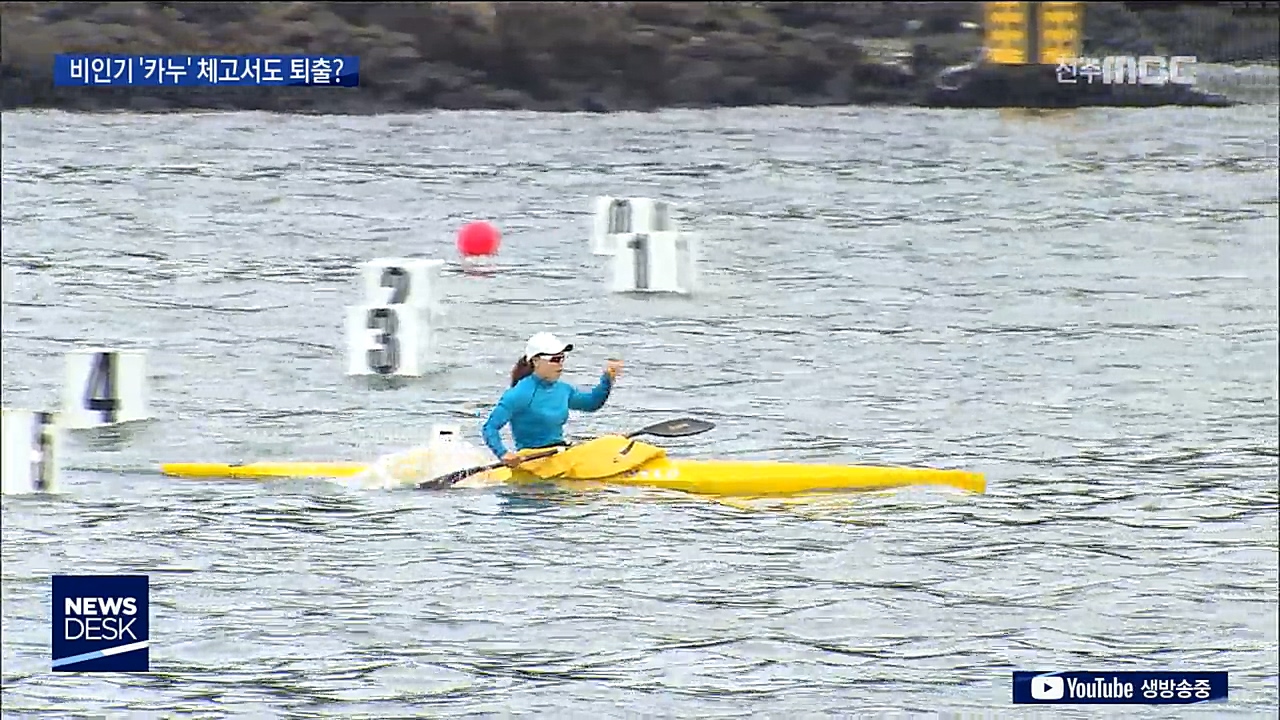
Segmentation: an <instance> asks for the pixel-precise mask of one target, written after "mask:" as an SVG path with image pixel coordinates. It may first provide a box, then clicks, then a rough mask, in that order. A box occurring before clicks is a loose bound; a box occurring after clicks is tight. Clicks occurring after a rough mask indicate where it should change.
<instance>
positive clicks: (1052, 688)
mask: <svg viewBox="0 0 1280 720" xmlns="http://www.w3.org/2000/svg"><path fill="white" fill-rule="evenodd" d="M1064 689H1065V683H1063V681H1062V678H1060V677H1051V676H1047V675H1040V676H1037V677H1033V678H1031V697H1033V698H1035V699H1036V700H1061V699H1062V693H1063V690H1064Z"/></svg>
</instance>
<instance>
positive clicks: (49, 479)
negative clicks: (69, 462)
mask: <svg viewBox="0 0 1280 720" xmlns="http://www.w3.org/2000/svg"><path fill="white" fill-rule="evenodd" d="M59 439H60V436H59V429H58V416H57V414H56V413H48V412H38V411H32V410H16V409H15V410H10V409H9V408H5V409H4V410H3V419H0V444H3V460H2V461H0V462H2V463H3V468H4V469H3V472H4V477H3V479H2V480H0V486H2V488H0V489H2V490H3V492H4V494H5V495H27V494H31V493H42V492H56V491H57V489H58V485H59V484H60V482H61V474H62V469H61V467H60V465H59V461H60V458H59V455H58V444H59Z"/></svg>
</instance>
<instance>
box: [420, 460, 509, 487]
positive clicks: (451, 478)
mask: <svg viewBox="0 0 1280 720" xmlns="http://www.w3.org/2000/svg"><path fill="white" fill-rule="evenodd" d="M499 465H501V463H499ZM493 468H494V466H493V465H485V466H484V467H473V468H464V469H462V470H454V471H453V472H451V473H449V474H448V475H441V476H440V477H438V478H431V479H430V480H423V481H422V482H420V483H418V489H419V490H448V489H449V488H451V487H453V486H454V484H455V483H459V482H462V481H463V480H466V479H467V478H469V477H471V476H472V475H475V474H477V473H482V472H484V471H485V470H492V469H493Z"/></svg>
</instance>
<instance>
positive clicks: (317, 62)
mask: <svg viewBox="0 0 1280 720" xmlns="http://www.w3.org/2000/svg"><path fill="white" fill-rule="evenodd" d="M53 84H54V86H55V87H223V86H226V87H288V86H306V87H359V86H360V58H359V57H358V56H355V55H95V54H83V55H69V54H68V55H55V56H54V57H53Z"/></svg>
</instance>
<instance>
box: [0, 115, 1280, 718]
mask: <svg viewBox="0 0 1280 720" xmlns="http://www.w3.org/2000/svg"><path fill="white" fill-rule="evenodd" d="M1277 120H1278V118H1277V106H1276V105H1275V104H1274V103H1272V104H1263V105H1255V106H1247V107H1241V108H1235V109H1224V110H1204V109H1153V110H1141V111H1136V110H1120V109H1090V110H1079V111H1075V112H1069V113H1021V112H1013V111H1010V112H996V111H991V112H945V111H924V110H911V109H867V108H846V109H813V110H801V109H776V108H773V109H737V110H718V111H667V112H661V113H656V114H618V115H591V116H587V115H538V114H530V113H511V112H507V113H486V112H455V113H430V114H421V115H414V116H385V117H362V118H354V117H353V118H346V117H311V118H308V117H284V116H273V115H268V114H257V113H225V114H186V115H165V116H138V115H130V114H104V115H69V114H64V113H59V112H15V113H6V114H5V115H4V117H3V123H2V125H3V128H2V130H3V286H4V291H3V292H4V310H3V354H2V356H0V357H2V359H3V380H4V391H3V402H4V405H5V406H6V407H27V408H35V407H52V406H54V405H55V404H56V403H57V394H58V389H59V386H60V384H61V378H62V372H63V370H62V362H63V354H64V353H65V352H66V351H67V350H68V349H70V348H72V347H75V346H77V345H91V344H106V345H110V346H120V347H142V348H146V349H147V350H148V351H149V355H148V362H149V370H150V387H151V394H152V410H153V414H154V416H155V418H154V420H152V421H150V422H147V423H141V424H137V425H136V426H133V427H126V428H124V429H122V430H120V431H119V432H113V433H109V432H78V433H73V434H71V435H70V436H69V437H67V438H66V439H65V441H64V446H63V455H64V457H63V461H64V463H65V465H66V467H67V470H66V471H65V473H64V477H63V493H62V494H61V495H59V496H56V497H5V498H4V501H3V564H2V565H3V609H4V610H3V634H4V656H3V685H4V688H3V714H4V716H5V717H15V718H17V717H39V716H44V717H55V716H56V717H81V716H83V717H89V716H95V715H97V716H101V715H106V716H109V717H159V716H161V715H163V714H166V713H175V714H181V715H183V716H186V717H210V718H212V717H287V718H312V717H349V718H362V717H370V718H372V717H378V718H396V717H465V716H488V717H502V716H515V715H537V716H543V717H676V716H680V717H747V716H759V717H771V718H799V717H832V716H855V715H859V716H869V715H876V714H884V715H886V716H905V715H910V714H917V713H918V714H930V713H934V712H942V713H947V712H964V713H974V714H976V715H985V714H990V715H996V714H999V715H1005V714H1016V715H1018V716H1024V715H1031V714H1034V711H1030V710H1027V709H1025V708H1016V707H1014V706H1012V705H1011V704H1010V673H1011V671H1012V670H1014V669H1045V670H1063V669H1130V670H1139V669H1146V670H1163V669H1205V670H1227V671H1229V672H1230V674H1231V691H1230V692H1231V696H1230V700H1229V702H1227V703H1226V704H1219V705H1213V706H1207V707H1206V706H1200V707H1182V708H1170V707H1165V708H1159V707H1149V708H1142V707H1133V706H1130V707H1127V708H1114V709H1111V710H1107V709H1105V708H1102V709H1099V708H1093V709H1090V708H1087V707H1076V708H1070V707H1062V706H1058V707H1055V708H1053V709H1051V710H1046V711H1045V716H1052V717H1094V716H1097V715H1099V714H1104V715H1116V714H1123V715H1125V716H1126V717H1150V718H1157V717H1206V718H1207V717H1267V716H1271V717H1274V716H1275V715H1276V710H1275V708H1276V703H1277V675H1278V670H1277V665H1278V663H1277V605H1276V602H1277V582H1278V577H1277V552H1278V548H1277V532H1278V528H1277V511H1278V494H1277V421H1278V420H1277V403H1278V392H1277V362H1278V360H1277V236H1278V234H1280V227H1278V224H1277V222H1278V221H1277V184H1278V170H1277V166H1278V161H1277V155H1278V149H1277V135H1276V130H1275V129H1276V126H1277ZM600 194H611V195H621V196H648V197H661V198H666V199H669V200H671V201H672V202H674V203H676V204H677V205H678V206H679V208H680V209H681V213H680V215H681V219H682V222H683V223H684V225H685V227H686V228H688V229H690V230H691V231H693V232H696V233H697V235H698V236H699V238H700V241H701V247H702V264H701V272H702V277H701V287H700V291H699V292H698V293H697V294H695V295H692V296H689V297H661V298H660V297H636V296H625V295H612V294H609V293H607V292H605V289H604V285H603V274H604V271H605V267H606V266H605V262H604V259H602V258H598V257H594V256H592V255H590V254H588V251H587V233H588V228H589V224H590V215H589V212H590V200H591V198H592V197H593V196H596V195H600ZM470 219H487V220H491V221H493V222H495V223H497V224H498V225H500V226H501V227H502V229H503V231H504V233H505V236H504V244H503V248H502V252H501V254H500V256H498V258H496V259H494V260H492V261H489V262H488V263H486V264H485V265H486V266H487V267H486V270H487V271H486V272H475V271H474V268H471V269H467V268H463V267H461V266H460V264H459V262H458V260H457V258H456V257H455V254H454V250H453V234H454V232H455V231H456V229H457V228H458V227H459V226H460V225H461V224H462V223H463V222H465V221H467V220H470ZM397 255H413V256H422V257H439V258H443V259H447V260H448V261H449V268H448V270H447V272H446V274H445V276H444V278H443V281H442V282H443V294H444V298H445V302H446V303H447V307H446V310H447V316H446V323H447V324H446V326H445V328H444V329H443V331H442V333H441V336H440V343H441V347H442V352H441V354H440V361H439V363H438V364H437V365H435V366H433V368H432V370H431V372H430V373H429V374H428V375H427V376H426V377H424V378H422V379H420V380H417V381H412V382H404V383H394V384H373V383H368V382H364V381H360V380H357V379H353V378H348V377H345V376H344V369H345V364H344V357H343V356H344V345H343V338H342V330H343V325H342V320H343V318H342V313H343V308H344V306H346V305H349V304H353V303H356V302H358V300H359V294H358V286H357V280H356V276H355V272H356V271H355V267H356V266H357V264H358V263H360V262H361V261H364V260H366V259H371V258H376V257H386V256H397ZM544 329H545V330H552V331H554V332H557V333H561V334H563V335H564V336H566V337H568V338H571V339H572V341H573V342H575V343H576V344H577V345H578V350H577V351H576V352H575V353H574V354H573V357H572V360H571V362H570V364H569V365H568V368H567V372H566V375H567V377H568V378H569V379H572V380H573V381H575V382H578V383H587V382H590V381H591V380H592V379H593V377H594V376H595V374H596V372H597V371H598V369H599V367H600V366H601V365H602V363H603V361H604V360H605V358H607V357H611V356H621V357H623V358H624V359H625V361H626V362H627V369H626V374H625V376H624V378H623V380H622V382H621V383H620V385H619V387H618V389H617V391H616V393H615V395H614V397H613V398H612V400H611V402H610V404H609V405H607V406H606V407H605V409H603V410H602V411H600V412H599V413H596V414H594V415H576V416H575V417H574V419H573V420H572V430H573V432H576V433H591V432H600V431H607V430H616V429H630V428H634V427H638V426H639V425H641V424H644V423H646V422H649V421H651V420H653V419H660V418H664V417H670V416H673V415H676V414H692V415H697V416H701V417H707V418H709V419H711V420H713V421H714V422H715V423H717V428H716V430H714V431H713V432H712V433H709V434H707V435H704V436H700V437H697V438H689V439H686V440H683V441H676V442H672V443H670V445H669V448H670V451H671V452H672V453H673V454H676V455H679V456H685V457H703V458H771V459H777V460H792V461H799V462H836V463H864V464H882V463H901V464H911V465H929V466H937V467H962V468H966V469H971V470H975V471H979V472H982V473H984V474H985V475H986V478H987V482H988V492H987V493H986V494H984V495H968V494H961V493H958V492H950V491H945V490H937V489H925V488H919V489H917V488H911V489H906V490H903V491H899V492H894V493H872V494H861V495H849V496H833V497H825V498H814V499H809V500H807V501H804V502H791V503H781V502H772V503H750V504H725V503H719V502H715V501H712V500H708V499H704V498H697V497H691V496H683V495H678V494H670V493H661V492H657V491H644V490H626V491H616V490H614V491H609V490H606V491H595V492H569V491H563V490H562V491H556V490H553V489H546V488H525V489H509V488H508V489H487V490H474V491H458V492H454V493H448V494H425V493H414V492H409V491H377V492H374V491H368V492H359V491H354V490H348V489H344V488H339V487H336V486H332V485H329V484H325V483H321V482H307V481H275V482H263V483H256V482H227V481H191V480H174V479H166V478H163V477H160V476H158V475H157V473H156V469H155V467H156V464H157V463H159V462H164V461H226V462H229V461H251V460H266V459H305V460H371V459H373V458H376V457H377V456H378V455H379V454H381V453H384V452H391V451H394V450H398V449H403V448H405V447H408V446H410V445H413V444H414V443H416V442H418V441H420V440H421V439H422V436H423V433H425V431H426V429H427V428H429V426H430V425H431V424H432V423H436V422H457V423H461V424H462V425H463V427H464V428H465V430H466V431H467V433H468V435H469V436H470V438H471V439H472V440H475V441H477V442H478V426H479V422H480V419H481V417H482V415H483V413H484V412H485V411H486V410H487V408H488V406H489V405H490V404H491V403H492V402H493V401H494V400H495V399H496V398H497V396H498V394H499V393H500V392H501V391H502V389H503V388H504V387H505V374H506V372H507V370H508V369H509V367H510V365H511V363H512V361H513V360H514V359H515V357H516V356H517V355H518V353H519V352H520V348H521V345H522V342H523V339H524V338H525V337H526V336H527V335H528V334H530V333H531V332H533V331H535V330H544ZM78 572H83V573H109V572H141V573H147V574H149V575H150V578H151V602H152V612H151V617H152V620H151V622H152V625H151V627H152V642H153V647H152V650H151V663H152V669H153V672H152V673H151V674H149V675H137V676H130V675H96V676H95V675H55V674H53V673H51V672H50V670H49V642H50V628H49V617H50V609H49V603H50V584H49V575H50V574H53V573H78Z"/></svg>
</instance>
